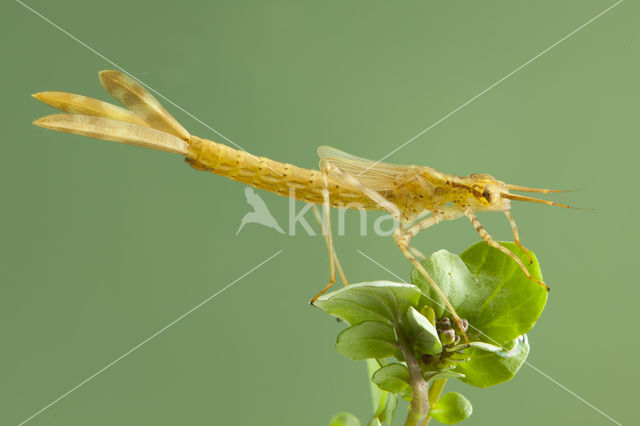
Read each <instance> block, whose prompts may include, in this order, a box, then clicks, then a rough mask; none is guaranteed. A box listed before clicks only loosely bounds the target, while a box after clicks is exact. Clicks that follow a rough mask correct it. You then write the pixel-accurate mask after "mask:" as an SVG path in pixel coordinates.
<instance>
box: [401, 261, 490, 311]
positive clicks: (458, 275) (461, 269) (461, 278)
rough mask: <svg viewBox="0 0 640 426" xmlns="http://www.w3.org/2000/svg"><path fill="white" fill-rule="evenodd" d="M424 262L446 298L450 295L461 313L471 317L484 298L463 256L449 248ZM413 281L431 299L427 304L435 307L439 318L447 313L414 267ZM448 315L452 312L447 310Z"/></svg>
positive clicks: (450, 300) (433, 291)
mask: <svg viewBox="0 0 640 426" xmlns="http://www.w3.org/2000/svg"><path fill="white" fill-rule="evenodd" d="M422 265H423V266H424V267H425V269H426V270H427V272H428V273H429V275H431V278H433V279H434V281H435V282H436V283H437V284H438V287H440V290H442V292H443V293H444V295H445V296H446V297H447V299H449V302H451V305H453V307H454V308H455V310H456V311H457V313H458V315H460V316H461V317H462V318H467V319H469V318H470V317H471V316H472V315H473V313H474V311H475V308H476V306H478V305H479V304H481V303H482V300H481V299H480V298H479V297H478V295H477V292H476V290H477V281H476V279H475V277H474V276H473V275H472V274H471V272H469V270H468V269H467V266H466V265H465V264H464V262H463V261H462V259H460V258H459V257H458V256H456V255H455V254H453V253H449V252H448V251H446V250H438V251H437V252H435V253H433V254H432V255H431V256H429V258H427V259H426V260H425V261H423V262H422ZM411 281H412V282H413V283H414V284H415V285H417V286H418V287H419V288H420V290H422V292H423V293H424V295H425V296H426V297H427V299H429V302H428V304H429V306H431V307H432V308H433V310H434V311H435V313H436V318H441V317H442V316H444V314H445V304H444V302H443V301H442V299H441V298H440V296H438V294H437V293H436V292H435V290H433V288H432V287H431V285H430V284H429V283H428V282H427V280H426V279H425V278H424V277H423V276H422V274H421V273H420V272H419V271H418V270H417V269H415V268H413V270H412V271H411ZM446 316H449V317H450V316H451V313H448V312H447V315H446Z"/></svg>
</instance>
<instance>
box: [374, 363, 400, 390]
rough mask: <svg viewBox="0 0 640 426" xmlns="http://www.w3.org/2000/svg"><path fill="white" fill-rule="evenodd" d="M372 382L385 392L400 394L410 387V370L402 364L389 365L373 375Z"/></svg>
mask: <svg viewBox="0 0 640 426" xmlns="http://www.w3.org/2000/svg"><path fill="white" fill-rule="evenodd" d="M371 381H372V382H373V383H375V384H376V385H378V387H379V388H380V389H382V390H384V391H387V392H393V393H399V392H402V391H403V390H405V389H406V388H408V387H409V369H407V366H406V365H404V364H400V363H393V364H388V365H385V366H384V367H382V368H380V369H378V370H377V371H376V372H375V373H373V376H371Z"/></svg>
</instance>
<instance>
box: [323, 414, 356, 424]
mask: <svg viewBox="0 0 640 426" xmlns="http://www.w3.org/2000/svg"><path fill="white" fill-rule="evenodd" d="M329 426H360V420H358V418H357V417H356V416H354V415H353V414H351V413H346V412H343V413H338V414H336V415H335V416H333V418H332V419H331V421H330V422H329Z"/></svg>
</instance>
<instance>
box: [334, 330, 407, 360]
mask: <svg viewBox="0 0 640 426" xmlns="http://www.w3.org/2000/svg"><path fill="white" fill-rule="evenodd" d="M336 350H337V351H338V353H340V354H342V355H344V356H346V357H348V358H351V359H354V360H360V359H367V358H386V357H388V356H395V355H399V349H398V344H397V342H396V336H395V333H394V331H393V328H392V327H391V326H389V325H387V324H385V323H382V322H378V321H364V322H361V323H359V324H356V325H352V326H351V327H349V328H347V329H345V330H343V331H342V332H341V333H340V334H338V339H337V342H336Z"/></svg>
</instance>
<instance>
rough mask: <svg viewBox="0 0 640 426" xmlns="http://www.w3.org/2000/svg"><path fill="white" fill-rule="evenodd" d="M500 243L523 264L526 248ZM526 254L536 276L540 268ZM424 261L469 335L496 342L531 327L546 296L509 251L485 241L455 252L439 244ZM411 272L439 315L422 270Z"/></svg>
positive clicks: (435, 297) (440, 312)
mask: <svg viewBox="0 0 640 426" xmlns="http://www.w3.org/2000/svg"><path fill="white" fill-rule="evenodd" d="M501 244H503V245H504V246H505V247H506V248H508V249H509V250H511V251H512V252H513V253H514V254H516V255H517V256H519V257H520V259H521V260H522V261H523V263H524V264H525V265H528V263H529V260H528V259H527V257H526V254H525V253H524V252H523V251H522V250H520V249H519V248H518V247H517V246H516V245H515V244H513V243H506V242H505V243H501ZM531 255H532V257H533V260H534V262H533V263H532V264H531V265H528V270H529V272H530V274H531V275H532V276H533V277H534V278H536V279H539V280H541V279H542V276H541V273H540V268H539V266H538V263H537V261H536V260H535V257H534V256H533V253H531ZM423 265H424V267H425V268H426V270H427V272H429V274H430V275H431V277H432V278H433V279H434V280H435V282H436V283H437V284H438V286H439V287H440V289H441V290H442V291H443V293H444V294H445V296H446V297H447V298H448V299H449V301H450V302H451V304H452V305H453V307H454V308H455V310H456V311H457V313H458V315H460V317H461V318H465V319H466V320H468V321H469V324H470V327H469V329H468V330H467V334H468V335H469V337H471V338H472V340H486V341H487V342H489V343H492V344H495V343H497V344H500V345H504V344H506V343H508V342H511V341H512V340H513V339H515V338H516V337H518V336H521V335H523V334H526V333H527V332H528V331H529V330H531V328H532V327H533V325H534V324H535V322H536V321H537V319H538V317H539V316H540V314H541V313H542V309H543V308H544V305H545V303H546V300H547V291H546V290H545V289H544V288H542V287H541V286H540V285H538V284H536V283H534V282H533V281H531V280H529V279H527V278H526V277H525V275H524V273H523V272H522V270H521V269H520V267H519V266H518V264H517V263H516V262H515V261H514V260H513V259H512V258H511V257H509V256H508V255H506V254H504V253H502V252H500V251H499V250H497V249H494V248H493V247H491V246H489V245H487V244H486V243H484V242H480V243H477V244H474V245H473V246H471V247H470V248H468V249H467V250H466V251H465V252H464V253H462V255H461V256H460V257H458V256H456V255H455V254H452V253H449V252H448V251H446V250H439V251H437V252H436V253H434V254H433V255H431V256H430V257H429V258H428V259H427V260H425V261H424V262H423ZM411 278H412V281H413V283H414V284H416V285H417V286H418V287H420V289H421V290H422V291H423V293H424V294H425V296H426V297H427V298H428V299H429V300H430V302H429V305H430V306H431V307H433V309H434V310H435V312H436V317H438V318H440V317H442V316H443V315H444V314H445V310H444V308H443V307H444V302H442V300H441V299H440V297H439V296H438V295H437V294H436V292H435V291H434V290H433V289H432V288H431V286H430V285H429V283H428V282H427V281H426V280H425V279H424V277H423V276H422V274H420V272H419V271H418V270H416V269H415V268H414V269H413V271H412V272H411ZM446 316H449V317H450V316H452V315H451V314H450V313H447V314H446ZM487 336H488V337H487Z"/></svg>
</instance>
